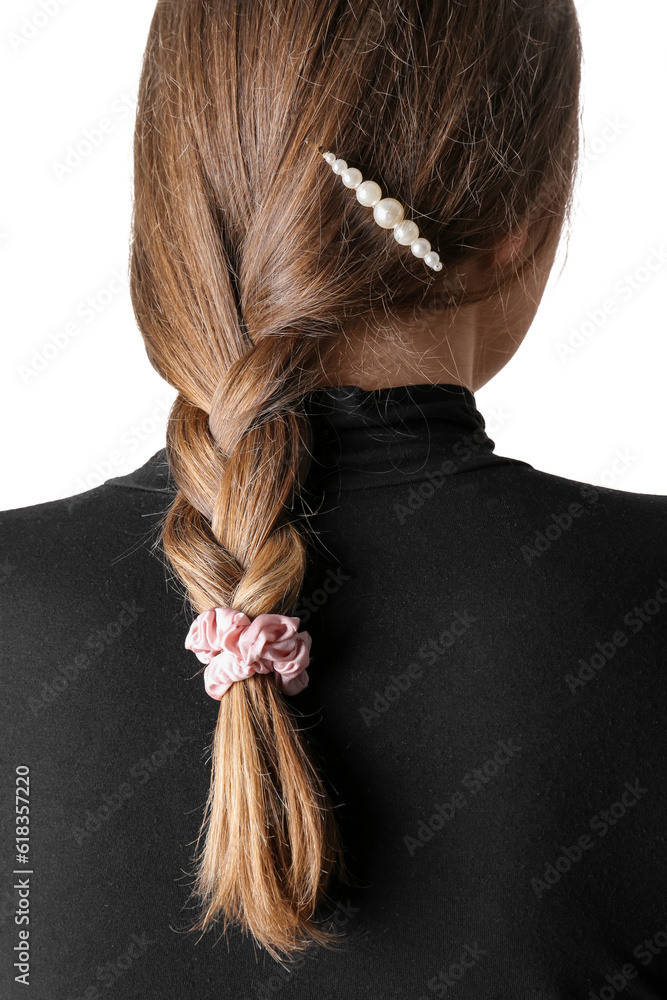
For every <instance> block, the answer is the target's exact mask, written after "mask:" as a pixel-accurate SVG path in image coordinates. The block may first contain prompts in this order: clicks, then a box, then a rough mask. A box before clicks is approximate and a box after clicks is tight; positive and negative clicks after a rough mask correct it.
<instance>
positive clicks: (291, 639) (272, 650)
mask: <svg viewBox="0 0 667 1000" xmlns="http://www.w3.org/2000/svg"><path fill="white" fill-rule="evenodd" d="M299 622H300V619H299V618H289V617H287V615H257V617H256V618H255V619H254V621H252V622H251V621H250V619H249V618H248V617H247V615H244V614H243V612H242V611H234V610H233V609H232V608H210V609H209V610H208V611H203V612H202V613H201V614H200V615H198V616H197V617H196V618H195V620H194V621H193V623H192V625H191V626H190V631H189V632H188V637H187V639H186V640H185V648H186V649H191V650H192V652H193V653H194V654H195V655H196V657H197V659H198V660H200V661H201V662H202V663H206V664H208V666H207V667H206V670H205V671H204V687H205V688H206V693H207V694H208V695H210V697H211V698H214V699H215V700H216V701H220V699H221V698H222V696H223V695H224V694H225V693H226V692H227V691H228V690H229V688H230V687H231V686H232V684H233V683H234V682H235V681H243V680H245V679H246V678H247V677H252V675H253V674H268V673H270V672H271V671H273V672H274V680H275V683H276V687H277V688H278V690H279V691H281V692H282V693H283V694H290V695H293V694H298V693H299V691H302V690H303V689H304V688H305V687H306V686H307V684H308V679H309V678H308V674H307V673H306V667H307V666H308V663H309V661H310V655H309V654H310V646H311V637H310V634H309V633H308V632H297V629H298V627H299Z"/></svg>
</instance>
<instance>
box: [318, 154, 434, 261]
mask: <svg viewBox="0 0 667 1000" xmlns="http://www.w3.org/2000/svg"><path fill="white" fill-rule="evenodd" d="M322 157H323V159H324V160H326V162H327V163H328V164H329V166H330V167H331V169H332V170H333V172H334V173H335V174H339V175H340V178H341V180H342V182H343V184H344V185H345V187H347V188H352V189H353V190H354V191H356V192H357V201H358V202H359V204H360V205H365V206H366V208H372V209H373V218H374V219H375V221H376V222H377V224H378V226H382V228H383V229H393V230H394V239H395V240H396V242H397V243H401V244H402V245H403V246H406V247H407V246H409V247H410V249H411V250H412V252H413V254H414V255H415V257H422V258H423V260H424V263H425V264H426V265H427V266H428V267H430V268H432V269H433V270H434V271H442V261H441V260H440V255H439V254H438V253H436V252H435V250H431V244H430V243H429V241H428V240H426V239H424V237H423V236H420V235H419V227H418V226H417V223H416V222H412V221H411V220H410V219H406V218H405V217H404V216H405V210H404V208H403V206H402V205H401V203H400V201H396V199H395V198H383V197H382V188H381V187H380V185H379V184H376V183H375V181H365V180H364V178H363V177H362V174H361V170H357V168H356V167H348V165H347V163H346V162H345V160H340V159H338V157H337V156H336V154H335V153H331V152H328V151H327V152H326V153H322Z"/></svg>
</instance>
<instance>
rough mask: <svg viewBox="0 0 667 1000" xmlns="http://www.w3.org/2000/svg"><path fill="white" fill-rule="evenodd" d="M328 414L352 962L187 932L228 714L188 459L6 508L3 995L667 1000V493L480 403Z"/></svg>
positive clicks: (408, 390) (328, 505)
mask: <svg viewBox="0 0 667 1000" xmlns="http://www.w3.org/2000/svg"><path fill="white" fill-rule="evenodd" d="M306 402H307V407H308V408H309V412H310V413H311V417H312V421H313V426H314V447H313V454H314V463H313V467H312V469H311V473H310V474H309V477H308V480H307V483H306V489H305V491H304V497H305V498H306V499H307V503H308V505H309V507H310V508H312V509H313V510H315V511H316V513H315V514H313V516H312V519H311V524H312V527H313V530H314V531H315V532H316V533H317V539H318V545H317V546H316V547H315V548H314V550H313V552H312V555H311V559H310V563H309V569H308V574H307V578H306V581H305V585H304V587H303V591H302V597H301V600H300V605H299V607H298V608H297V609H295V611H294V613H295V614H298V615H299V616H300V617H301V627H302V628H304V629H306V630H308V631H309V632H310V633H311V636H312V652H311V664H310V668H309V675H310V683H309V686H308V687H307V688H306V689H305V690H304V691H303V692H302V693H301V694H299V695H297V696H295V697H294V698H293V699H291V704H292V705H293V707H294V709H295V711H297V712H298V713H299V714H300V715H301V716H302V722H303V727H304V728H305V729H306V732H307V738H308V740H309V741H310V743H311V745H312V747H313V748H314V751H316V752H317V754H318V757H319V759H320V760H321V761H322V768H323V773H324V775H325V780H326V783H327V787H328V789H329V792H330V794H331V797H332V800H333V802H334V804H335V805H336V806H337V807H338V808H337V810H336V813H337V816H338V822H339V825H340V830H341V835H342V839H343V843H344V845H345V847H346V849H347V859H348V864H349V866H350V868H351V870H352V872H353V874H354V875H355V877H356V879H357V880H358V882H359V883H360V886H359V887H355V888H350V889H345V888H342V889H341V890H340V891H339V892H338V894H337V896H336V899H335V900H332V902H331V905H330V906H328V907H325V908H323V910H322V915H323V916H326V917H328V918H329V921H330V924H329V925H330V926H332V927H333V926H335V927H338V928H339V929H340V930H341V931H342V932H344V933H345V934H346V935H347V938H346V944H345V947H344V948H343V950H341V951H339V952H338V953H336V952H329V951H325V950H324V949H321V948H319V949H318V948H316V949H315V950H314V951H312V952H311V954H309V955H308V956H307V957H304V958H302V959H300V960H297V961H296V962H295V963H294V964H292V965H289V964H287V963H285V964H284V965H280V964H277V963H276V962H274V961H273V959H271V958H270V957H269V956H268V955H267V954H266V953H265V952H264V951H262V950H260V949H259V948H256V947H254V946H253V943H252V941H250V940H248V939H247V938H245V937H243V935H242V934H241V933H240V932H238V931H236V930H232V931H229V932H228V934H227V936H226V938H223V939H221V940H219V941H218V943H217V944H216V935H215V934H207V935H205V936H203V937H201V938H200V939H198V937H197V935H195V934H188V933H187V928H188V926H189V925H190V923H191V921H192V919H193V916H194V914H193V911H192V910H188V909H186V908H185V907H186V901H187V897H188V891H189V886H190V883H191V873H192V871H193V863H192V858H193V852H194V841H195V839H196V837H197V834H198V831H199V827H200V822H201V818H202V811H203V806H204V803H205V800H206V795H207V790H208V781H209V773H210V772H209V766H208V764H207V761H206V750H207V747H208V746H209V744H210V740H211V736H212V732H213V728H214V725H215V720H216V716H217V711H218V705H217V703H216V702H214V701H213V700H212V699H210V698H209V697H208V696H207V695H206V693H205V691H204V686H203V682H202V676H201V674H200V673H198V671H200V669H201V665H200V664H199V662H198V661H196V659H195V658H194V656H193V655H192V653H190V652H188V651H187V650H186V649H185V648H184V641H185V636H186V633H187V630H188V627H189V624H190V621H191V619H192V615H189V614H187V613H186V610H185V609H184V606H183V600H182V598H181V596H180V595H179V594H178V593H177V592H176V590H175V589H174V587H173V584H172V583H171V582H170V579H169V574H168V572H167V571H166V569H165V567H164V565H163V564H162V562H161V561H160V559H159V558H158V556H157V555H156V554H155V553H154V552H152V551H151V548H150V546H151V544H152V542H153V541H154V540H155V538H156V537H157V533H158V529H159V520H160V517H161V515H162V513H163V512H164V511H165V509H166V507H167V505H168V504H169V502H170V499H171V496H172V494H173V489H174V486H173V482H172V481H171V480H170V477H169V472H168V467H167V464H166V458H165V452H164V450H162V451H159V452H157V454H155V455H154V456H153V457H152V458H151V459H150V460H149V461H148V462H147V463H146V464H145V465H144V466H142V467H141V468H140V469H137V470H136V471H135V472H134V473H131V474H130V475H125V476H120V477H116V478H113V479H110V480H108V481H107V482H106V483H105V484H104V485H102V486H100V487H98V488H96V489H92V490H89V491H88V492H86V493H82V494H80V495H78V496H75V497H71V498H69V499H65V500H57V501H54V502H51V503H43V504H39V505H36V506H32V507H27V508H24V509H19V510H11V511H8V512H6V513H4V514H3V515H2V517H1V521H2V529H1V547H0V553H1V555H0V560H1V561H2V573H1V578H2V581H3V600H2V609H3V613H4V633H3V636H4V641H3V652H2V657H3V659H2V699H1V707H0V723H1V726H0V734H1V735H0V745H1V746H2V751H3V752H2V759H3V767H2V775H1V781H2V796H1V797H0V801H1V803H2V836H1V838H0V850H1V852H2V868H3V884H2V886H1V887H0V927H1V928H2V951H1V954H0V982H1V984H2V988H1V989H0V993H1V995H2V997H3V998H12V1000H13V998H15V997H23V996H31V997H33V998H35V1000H98V998H105V997H109V998H114V997H115V998H120V997H122V998H123V1000H147V998H156V1000H158V998H159V1000H166V998H185V997H187V998H193V1000H220V998H230V1000H268V998H272V997H279V998H285V1000H287V998H295V1000H314V998H317V1000H358V998H359V997H362V996H370V997H374V998H381V1000H389V998H392V1000H393V998H396V1000H399V998H400V1000H432V998H435V997H448V998H449V997H452V998H457V1000H482V998H483V1000H588V998H600V1000H611V998H613V997H615V996H616V995H619V994H620V995H621V996H622V997H623V998H627V1000H631V998H637V1000H639V998H641V1000H649V998H651V1000H653V998H655V1000H657V998H665V997H667V856H666V849H665V839H666V836H667V834H666V831H667V780H666V761H667V726H666V725H665V705H666V704H667V664H666V661H665V648H666V647H667V551H666V549H665V542H666V539H667V498H666V497H662V496H651V495H640V494H632V493H626V492H620V491H618V490H612V489H604V488H600V487H596V488H593V487H592V486H588V485H585V484H582V483H578V482H572V481H570V480H567V479H564V478H561V477H558V476H553V475H549V474H547V473H545V472H540V471H538V470H536V469H534V468H532V467H531V466H530V465H528V464H527V463H525V462H522V461H518V460H513V459H509V458H503V457H500V456H498V455H496V454H495V453H494V445H493V442H492V441H491V440H489V438H488V437H487V435H486V433H485V430H484V420H483V418H482V416H481V415H480V413H479V412H478V410H477V408H476V405H475V399H474V396H473V395H472V393H470V392H469V391H468V390H467V389H463V388H460V387H457V386H450V385H417V386H402V387H395V388H392V389H384V390H375V391H372V392H371V391H365V390H362V389H360V388H358V387H351V386H345V387H338V388H336V389H330V390H318V391H317V392H315V393H311V394H310V395H309V396H308V397H307V401H306ZM320 543H321V544H320ZM315 549H316V550H315ZM20 778H22V779H23V780H22V781H19V783H18V785H17V780H18V779H20ZM28 782H29V794H28V787H27V786H28ZM17 791H18V792H19V793H20V795H19V797H18V798H15V796H16V794H17ZM16 803H18V805H19V806H22V805H24V804H28V805H29V814H28V815H29V823H28V822H27V821H26V822H24V821H23V820H22V819H21V817H22V816H25V815H26V813H25V811H22V812H19V814H18V817H19V818H18V821H17V816H16V812H15V808H16ZM27 829H29V840H25V839H21V836H23V837H24V836H25V831H26V830H27ZM19 830H20V831H21V835H20V836H19V833H18V831H19ZM22 845H27V848H28V853H27V863H25V862H23V861H21V860H19V858H20V857H22V856H23V854H22V852H23V851H24V850H25V847H24V846H22ZM26 957H27V958H28V959H29V960H28V961H27V962H25V961H24V962H23V963H22V962H21V961H20V959H21V958H23V959H25V958H26ZM14 963H16V965H15V964H14ZM26 966H27V967H28V972H27V978H25V979H24V981H25V982H29V984H30V988H29V989H27V990H26V989H25V986H24V984H23V982H20V981H17V978H16V977H19V976H21V974H22V970H23V969H24V968H25V967H26ZM24 975H25V974H24Z"/></svg>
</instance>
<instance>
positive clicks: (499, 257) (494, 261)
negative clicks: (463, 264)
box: [489, 222, 531, 268]
mask: <svg viewBox="0 0 667 1000" xmlns="http://www.w3.org/2000/svg"><path fill="white" fill-rule="evenodd" d="M530 228H531V227H530V223H528V222H522V223H521V225H519V226H518V227H517V228H516V229H513V230H512V232H511V233H509V234H508V235H507V236H505V237H503V239H502V240H501V241H500V243H497V244H496V246H495V247H493V249H492V250H491V251H490V258H489V263H490V264H491V266H492V267H501V268H502V267H505V266H506V265H507V264H510V263H513V262H514V260H515V258H516V257H518V256H519V254H520V253H521V251H522V250H523V249H524V247H525V246H526V243H527V242H528V237H529V235H530Z"/></svg>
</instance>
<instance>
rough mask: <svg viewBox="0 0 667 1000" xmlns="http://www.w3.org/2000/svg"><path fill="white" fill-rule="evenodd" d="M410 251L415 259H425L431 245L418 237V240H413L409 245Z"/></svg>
mask: <svg viewBox="0 0 667 1000" xmlns="http://www.w3.org/2000/svg"><path fill="white" fill-rule="evenodd" d="M410 249H411V250H412V252H413V254H414V255H415V257H425V256H426V254H427V253H428V252H429V250H430V249H431V244H430V243H429V241H428V240H425V239H424V238H423V237H422V236H420V237H419V239H418V240H413V242H412V243H411V244H410Z"/></svg>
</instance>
